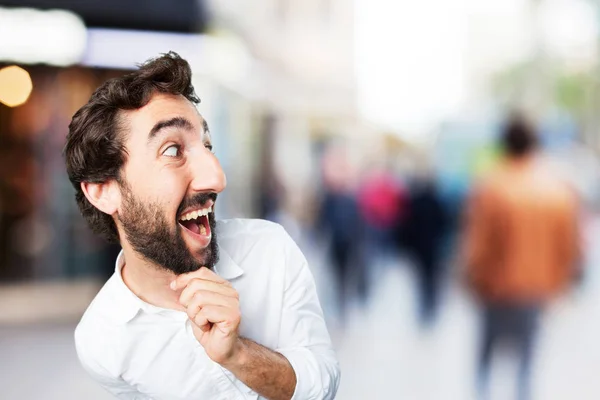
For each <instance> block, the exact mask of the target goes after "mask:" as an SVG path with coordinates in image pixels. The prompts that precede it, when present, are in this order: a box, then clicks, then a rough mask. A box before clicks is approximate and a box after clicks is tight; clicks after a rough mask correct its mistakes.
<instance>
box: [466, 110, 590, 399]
mask: <svg viewBox="0 0 600 400" xmlns="http://www.w3.org/2000/svg"><path fill="white" fill-rule="evenodd" d="M502 147H503V148H504V152H505V157H504V159H503V160H502V162H501V163H500V165H499V166H498V167H497V168H496V170H494V171H493V172H491V173H490V174H489V175H487V176H486V177H484V178H482V180H481V181H480V182H478V184H477V186H476V187H475V189H474V193H473V196H472V198H471V202H470V204H469V209H468V219H467V224H466V231H465V243H464V245H465V248H464V251H465V259H466V262H467V266H468V277H469V281H470V283H471V286H472V289H473V290H474V292H475V293H476V294H477V296H478V297H479V300H480V301H481V303H482V305H483V340H482V347H481V351H480V357H479V379H478V385H479V394H480V398H484V399H485V398H487V395H488V393H487V383H488V378H489V373H490V366H491V362H492V354H493V351H494V349H496V348H497V346H498V344H499V342H500V341H502V340H511V341H513V342H514V344H516V346H517V348H518V351H519V358H520V365H519V385H518V395H517V397H516V398H518V399H519V400H526V399H529V398H531V393H530V370H531V364H532V357H533V351H534V347H535V344H536V337H537V330H538V321H539V319H540V316H541V313H542V312H543V310H544V308H545V307H546V306H547V305H548V304H549V303H550V302H551V300H552V299H554V298H555V297H557V296H558V295H559V294H561V293H562V292H563V291H564V290H566V289H568V287H569V285H570V284H571V283H572V282H573V280H574V277H575V276H576V275H577V269H578V264H579V260H580V244H579V228H578V208H579V206H578V201H577V199H576V197H575V195H574V192H573V191H572V190H571V189H570V188H569V186H567V184H566V183H565V182H563V181H562V180H561V179H560V178H559V177H557V176H556V175H555V174H553V173H552V170H551V169H550V168H549V167H548V166H547V165H546V163H544V162H543V161H541V160H540V158H539V157H538V156H537V151H536V135H535V131H534V130H533V128H532V127H531V126H530V125H529V123H528V122H527V121H526V120H525V119H524V118H523V117H521V116H515V117H513V118H511V119H510V120H509V121H508V124H507V126H506V127H505V129H504V132H503V135H502Z"/></svg>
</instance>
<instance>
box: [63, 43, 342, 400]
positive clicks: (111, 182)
mask: <svg viewBox="0 0 600 400" xmlns="http://www.w3.org/2000/svg"><path fill="white" fill-rule="evenodd" d="M198 102H199V99H198V98H197V97H196V94H195V93H194V88H193V87H192V85H191V71H190V67H189V65H188V63H187V62H186V61H185V60H183V59H181V58H180V57H179V56H178V55H177V54H174V53H169V54H166V55H163V56H161V57H158V58H156V59H154V60H151V61H149V62H147V63H145V64H144V65H142V66H141V67H140V68H139V70H137V71H135V72H133V73H131V74H130V75H127V76H124V77H121V78H117V79H113V80H110V81H108V82H106V83H105V84H104V85H102V86H101V87H100V88H99V89H98V90H96V92H95V93H94V94H93V95H92V97H91V98H90V100H89V102H88V103H87V104H86V105H84V106H83V107H82V108H81V109H80V110H79V111H77V113H76V114H75V115H74V117H73V120H72V122H71V124H70V126H69V134H68V137H67V144H66V148H65V158H66V164H67V171H68V174H69V178H70V180H71V182H72V183H73V186H74V187H75V190H76V199H77V203H78V205H79V207H80V209H81V212H82V214H83V216H84V217H85V218H86V219H87V221H88V222H89V224H90V226H91V228H92V229H93V230H94V231H95V232H97V233H99V234H102V235H103V236H105V237H106V238H107V239H109V240H112V241H118V242H119V243H120V245H121V246H122V248H123V250H122V252H121V254H120V255H119V257H118V258H117V262H116V270H115V273H114V275H113V276H112V277H111V278H110V279H109V280H108V282H107V283H106V284H105V285H104V287H103V288H102V289H101V290H100V292H99V293H98V295H97V296H96V298H95V299H94V301H93V302H92V304H91V305H90V306H89V308H88V310H87V311H86V313H85V314H84V316H83V318H82V319H81V322H80V323H79V325H78V326H77V329H76V331H75V343H76V347H77V353H78V356H79V359H80V360H81V363H82V364H83V366H84V368H85V369H86V370H87V371H88V372H89V374H90V375H91V376H92V377H93V378H94V379H95V380H96V381H98V382H99V383H100V384H101V385H102V386H104V387H105V388H106V389H107V390H108V391H110V392H111V393H112V394H114V395H115V396H117V397H119V398H122V399H182V400H183V399H186V400H187V399H257V398H268V399H290V398H293V399H302V400H305V399H333V398H334V396H335V393H336V391H337V387H338V383H339V376H340V372H339V366H338V363H337V361H336V358H335V354H334V352H333V350H332V345H331V340H330V338H329V334H328V332H327V328H326V326H325V322H324V320H323V314H322V311H321V307H320V305H319V301H318V298H317V295H316V291H315V285H314V281H313V278H312V275H311V273H310V271H309V269H308V266H307V263H306V260H305V258H304V256H303V255H302V253H301V252H300V250H299V249H298V247H297V246H296V244H295V243H294V242H293V241H292V240H291V238H290V237H289V236H288V235H287V234H286V233H285V231H284V230H283V229H282V228H281V227H280V226H278V225H276V224H273V223H270V222H266V221H259V220H228V221H218V222H217V221H215V216H214V209H215V207H216V200H217V194H218V193H220V192H221V191H222V190H224V189H225V186H226V180H225V175H224V173H223V171H222V169H221V167H220V165H219V162H218V160H217V159H216V158H215V156H214V154H213V153H212V151H211V150H212V145H211V137H210V133H209V130H208V125H207V123H206V121H205V120H204V119H203V118H202V116H201V115H200V114H199V113H198V111H197V110H196V107H195V105H196V104H197V103H198ZM217 233H218V236H219V240H218V242H217Z"/></svg>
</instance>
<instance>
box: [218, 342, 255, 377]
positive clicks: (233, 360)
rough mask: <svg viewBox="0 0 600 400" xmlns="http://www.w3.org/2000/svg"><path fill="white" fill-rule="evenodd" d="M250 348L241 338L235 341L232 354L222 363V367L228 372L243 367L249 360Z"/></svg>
mask: <svg viewBox="0 0 600 400" xmlns="http://www.w3.org/2000/svg"><path fill="white" fill-rule="evenodd" d="M247 350H248V347H247V346H246V343H245V342H244V340H243V339H242V338H240V337H238V338H237V340H236V341H235V343H234V345H233V348H232V350H231V354H230V355H229V357H227V358H226V359H225V360H223V362H221V363H220V364H221V366H222V367H223V368H226V369H228V370H230V371H231V370H232V369H236V368H239V367H241V366H243V365H244V364H245V363H246V360H247V358H248V357H247V354H248V351H247Z"/></svg>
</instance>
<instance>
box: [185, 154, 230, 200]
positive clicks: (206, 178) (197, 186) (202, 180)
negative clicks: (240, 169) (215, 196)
mask: <svg viewBox="0 0 600 400" xmlns="http://www.w3.org/2000/svg"><path fill="white" fill-rule="evenodd" d="M201 153H202V154H196V155H195V157H193V160H192V161H190V165H191V174H192V183H191V189H192V190H193V191H194V192H215V193H221V192H222V191H223V190H224V189H225V187H226V186H227V177H226V176H225V172H223V168H221V163H219V160H218V159H217V157H215V155H214V154H213V153H211V152H210V151H208V150H204V151H203V152H201Z"/></svg>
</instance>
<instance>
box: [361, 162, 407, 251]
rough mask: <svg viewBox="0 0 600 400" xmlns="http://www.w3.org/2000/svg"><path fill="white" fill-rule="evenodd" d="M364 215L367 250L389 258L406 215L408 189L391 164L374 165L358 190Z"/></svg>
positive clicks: (362, 216)
mask: <svg viewBox="0 0 600 400" xmlns="http://www.w3.org/2000/svg"><path fill="white" fill-rule="evenodd" d="M357 197H358V207H359V211H360V215H361V218H362V219H363V220H364V221H365V236H366V243H365V247H366V249H365V254H368V255H369V257H368V260H370V261H373V260H374V259H375V258H377V257H374V256H379V258H385V257H386V256H389V255H390V253H393V252H394V251H395V250H396V248H395V245H396V241H395V240H394V237H395V234H396V232H397V227H398V224H399V223H400V222H401V219H402V217H403V215H404V208H405V206H406V200H407V190H406V188H405V187H404V185H403V183H402V181H401V180H400V179H399V178H398V177H397V176H396V175H395V174H394V173H393V172H392V169H391V168H390V167H389V166H386V165H381V166H376V167H374V168H372V169H370V170H369V171H368V172H367V174H366V175H365V177H364V178H363V180H362V182H361V184H360V189H359V191H358V194H357Z"/></svg>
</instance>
